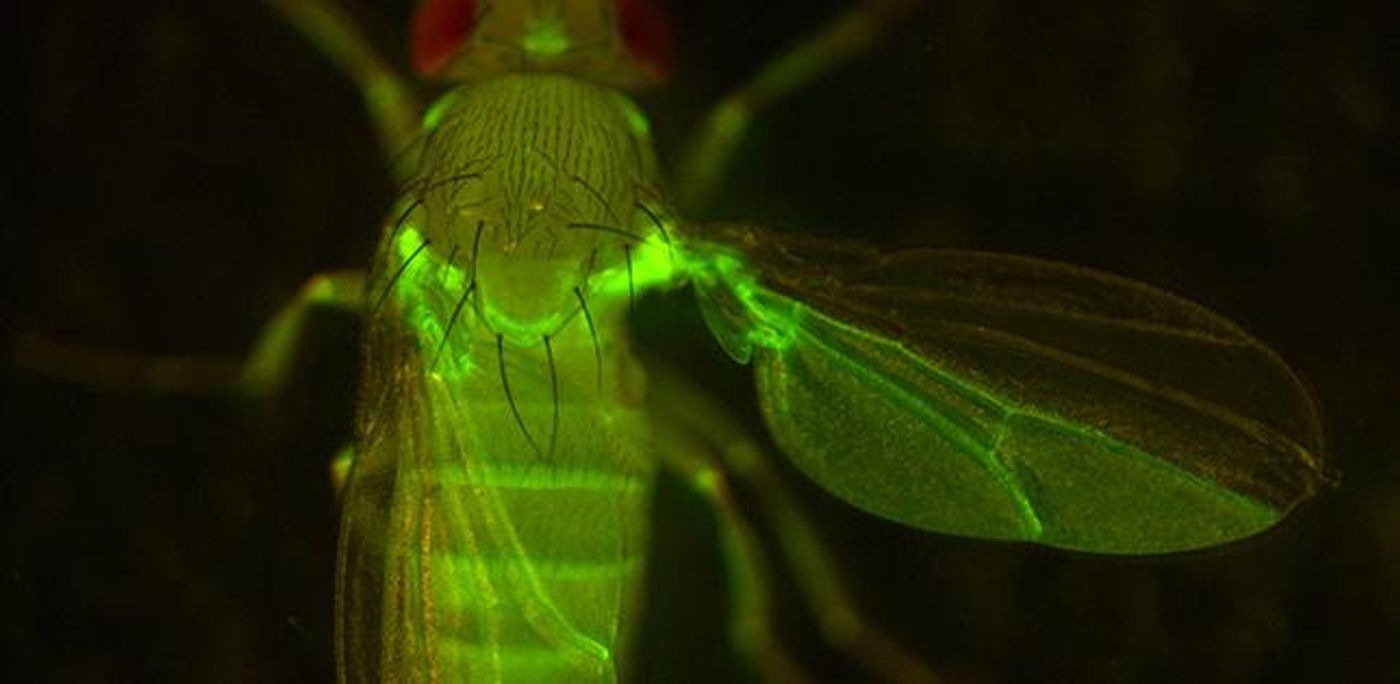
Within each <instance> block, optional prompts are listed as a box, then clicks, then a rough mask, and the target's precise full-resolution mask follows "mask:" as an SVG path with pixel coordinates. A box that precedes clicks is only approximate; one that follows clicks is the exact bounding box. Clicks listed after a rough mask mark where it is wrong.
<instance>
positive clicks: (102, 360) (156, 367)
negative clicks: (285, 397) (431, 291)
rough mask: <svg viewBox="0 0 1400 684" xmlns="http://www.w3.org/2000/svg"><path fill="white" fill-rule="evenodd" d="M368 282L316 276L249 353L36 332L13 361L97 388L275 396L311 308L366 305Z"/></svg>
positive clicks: (345, 275)
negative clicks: (94, 341) (149, 346)
mask: <svg viewBox="0 0 1400 684" xmlns="http://www.w3.org/2000/svg"><path fill="white" fill-rule="evenodd" d="M363 283H364V274H363V272H362V271H333V272H329V273H323V274H320V275H317V276H315V277H313V278H311V280H309V281H307V283H306V285H304V286H303V287H302V288H301V291H300V292H298V293H297V295H296V296H295V297H294V298H293V299H292V300H291V301H289V302H288V303H287V304H286V305H285V306H283V307H282V309H281V311H279V312H278V313H277V315H276V316H274V317H273V319H272V320H271V321H270V322H269V323H268V324H267V326H266V327H265V328H263V331H262V332H261V333H260V334H259V336H258V341H257V342H256V343H255V344H254V346H253V350H252V352H251V353H250V354H249V355H248V356H247V357H246V358H245V359H228V358H206V357H198V356H183V355H177V356H147V355H139V354H128V353H123V352H113V351H106V350H98V349H89V348H85V347H81V346H77V345H69V344H65V343H62V342H55V341H53V340H48V339H45V338H42V337H39V336H28V337H22V338H20V339H19V340H17V341H16V343H15V346H14V347H13V349H12V354H13V358H12V363H13V366H14V367H15V368H18V369H21V370H25V371H29V372H33V373H38V374H40V375H44V376H48V377H51V378H55V379H59V380H66V381H69V382H76V383H80V384H85V385H92V386H97V387H115V388H131V389H137V390H142V391H148V392H155V393H159V394H207V393H216V392H233V393H236V394H245V395H249V396H267V395H270V394H273V393H275V392H276V391H277V389H279V388H280V387H281V386H282V384H283V381H284V380H285V378H286V376H287V374H288V373H289V372H290V371H291V366H292V361H293V360H294V358H295V352H296V350H297V348H298V343H299V342H300V340H301V336H302V333H303V332H304V329H305V327H306V320H307V314H308V313H309V312H310V311H311V310H312V309H314V308H322V307H329V308H338V309H345V310H350V311H355V312H358V311H359V310H360V300H361V298H362V294H361V292H362V290H363V289H364V285H363Z"/></svg>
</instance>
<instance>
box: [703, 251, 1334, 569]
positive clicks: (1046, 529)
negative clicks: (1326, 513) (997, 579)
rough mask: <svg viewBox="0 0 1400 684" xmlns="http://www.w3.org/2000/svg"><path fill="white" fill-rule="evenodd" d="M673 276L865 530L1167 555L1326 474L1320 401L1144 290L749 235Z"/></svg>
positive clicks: (1255, 516)
mask: <svg viewBox="0 0 1400 684" xmlns="http://www.w3.org/2000/svg"><path fill="white" fill-rule="evenodd" d="M683 263H684V264H686V268H687V269H688V270H689V272H690V275H691V278H692V280H693V282H694V284H695V287H696V289H697V292H698V294H699V296H700V300H701V308H702V311H703V312H704V314H705V317H706V321H707V323H708V324H709V326H710V328H711V330H712V331H713V332H714V334H715V335H716V336H717V337H718V339H719V340H720V342H721V343H722V344H723V345H724V347H725V348H726V349H727V350H728V352H729V353H730V354H731V355H732V356H733V357H734V358H735V359H737V360H739V361H741V362H750V361H752V362H753V364H754V366H755V369H756V372H757V376H758V389H759V399H760V403H761V405H762V407H763V411H764V414H765V416H766V418H767V421H768V424H769V426H770V427H771V429H772V430H773V433H774V436H775V437H776V439H777V442H778V444H779V445H780V446H781V447H782V448H783V449H784V450H785V451H786V452H787V453H788V455H789V456H790V457H791V458H792V459H793V460H794V462H795V463H796V464H797V465H798V466H799V467H800V468H801V469H802V470H803V471H804V472H805V473H806V474H807V475H808V476H810V477H811V478H812V479H813V480H815V481H816V482H817V483H819V484H821V485H822V486H823V487H825V488H826V489H827V490H829V491H831V492H832V493H833V494H835V495H837V496H839V497H841V498H843V499H845V500H847V501H849V502H850V503H852V504H854V505H856V506H858V507H860V508H862V509H864V510H867V511H870V512H872V513H875V514H877V515H881V516H884V517H887V518H890V519H893V520H897V521H899V522H902V523H905V524H908V525H912V526H915V527H920V528H924V529H929V530H934V531H938V532H944V533H948V534H955V535H964V536H971V537H982V538H989V539H1006V540H1021V541H1031V542H1036V543H1041V544H1047V545H1051V546H1057V547H1062V548H1068V549H1076V550H1082V551H1089V552H1096V553H1122V554H1150V553H1166V552H1172V551H1180V550H1187V549H1193V548H1199V547H1205V546H1211V545H1216V544H1221V543H1225V542H1228V541H1230V540H1234V539H1239V538H1242V537H1245V536H1248V535H1251V534H1254V533H1257V532H1259V531H1261V530H1264V529H1265V528H1268V527H1270V526H1271V525H1273V524H1274V523H1276V522H1278V521H1279V520H1280V519H1281V518H1282V517H1283V516H1284V515H1286V514H1287V513H1288V512H1289V511H1290V510H1291V509H1293V508H1294V507H1295V506H1296V505H1297V504H1298V503H1300V502H1301V501H1303V500H1305V499H1308V498H1310V497H1311V496H1313V495H1314V494H1315V493H1316V492H1317V491H1318V490H1319V488H1320V487H1321V486H1322V485H1323V483H1324V482H1325V480H1326V475H1325V473H1324V469H1323V465H1322V461H1321V453H1322V436H1321V435H1322V433H1321V427H1320V425H1319V419H1318V414H1317V409H1316V406H1315V404H1314V401H1313V398H1312V396H1311V395H1310V394H1309V392H1308V391H1307V390H1306V389H1305V388H1304V386H1303V385H1302V383H1301V382H1300V381H1299V380H1298V378H1297V377H1296V376H1295V375H1294V374H1293V373H1292V372H1291V371H1290V370H1289V369H1288V367H1287V366H1286V365H1284V363H1283V362H1282V361H1281V360H1280V359H1279V358H1278V356H1277V355H1275V354H1274V353H1273V352H1272V351H1270V350H1269V349H1268V348H1267V347H1265V346H1264V345H1262V344H1261V343H1259V342H1258V341H1256V340H1255V339H1254V338H1252V337H1250V336H1249V335H1248V334H1246V333H1245V332H1243V331H1242V330H1240V329H1239V328H1238V327H1237V326H1236V325H1234V324H1233V323H1230V322H1229V321H1227V320H1225V319H1223V318H1221V317H1220V316H1218V315H1216V314H1214V313H1211V312H1209V311H1207V310H1205V309H1204V308H1202V307H1200V306H1198V305H1196V304H1193V303H1191V302H1188V301H1186V300H1183V299H1181V298H1179V297H1176V296H1174V295H1171V294H1168V293H1166V292H1163V291H1161V290H1157V289H1155V288H1152V287H1149V286H1147V285H1143V284H1140V283H1136V282H1133V281H1129V280H1126V279H1123V278H1119V277H1115V276H1111V275H1107V274H1104V273H1100V272H1097V271H1092V270H1088V269H1083V268H1078V267H1074V266H1069V265H1066V264H1061V263H1055V262H1050V261H1044V260H1039V259H1032V258H1025V257H1016V256H1009V255H999V254H984V253H974V252H959V251H932V250H928V251H913V252H906V253H896V254H881V253H879V252H876V251H874V250H871V249H868V248H864V247H860V246H856V245H851V244H844V243H833V242H829V241H823V240H814V239H803V238H797V237H793V236H784V235H780V234H776V233H771V232H766V231H761V230H758V229H753V228H744V227H717V228H713V229H711V230H709V231H708V232H707V233H706V234H705V235H703V236H701V239H699V240H695V241H693V242H692V243H691V244H690V245H689V248H688V251H687V252H686V253H685V259H683Z"/></svg>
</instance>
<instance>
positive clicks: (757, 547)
mask: <svg viewBox="0 0 1400 684" xmlns="http://www.w3.org/2000/svg"><path fill="white" fill-rule="evenodd" d="M668 444H670V445H671V446H672V448H673V449H674V451H673V452H671V453H668V454H667V461H666V464H667V466H668V467H670V468H672V469H673V470H675V471H676V472H677V473H679V474H680V475H681V476H682V477H684V478H685V481H686V482H688V483H689V484H690V485H691V486H692V487H694V488H695V490H696V491H697V492H699V493H700V495H701V496H704V497H705V499H706V500H708V501H709V502H710V504H711V505H712V506H714V509H715V512H716V513H717V514H718V517H719V522H720V528H719V541H720V547H721V548H722V549H723V551H724V557H725V561H726V565H727V566H728V568H729V576H730V578H731V581H732V582H733V587H732V589H731V592H730V598H731V604H732V605H731V606H730V612H731V617H730V626H729V630H730V634H729V636H730V639H731V640H732V641H733V642H734V644H735V646H736V647H737V649H738V651H739V652H740V653H741V654H742V655H743V656H744V657H745V658H746V659H748V661H749V662H751V663H754V665H755V667H756V668H757V670H758V674H759V676H760V678H761V679H762V680H763V681H766V682H806V681H808V680H809V678H808V677H807V676H806V675H805V674H803V672H802V669H801V668H800V667H798V665H797V663H796V662H795V661H793V659H792V658H791V656H789V655H788V654H787V653H786V652H785V651H784V650H783V648H782V645H781V644H780V642H779V639H778V636H777V635H776V634H775V633H774V626H775V622H776V621H775V620H774V619H773V617H772V615H773V606H772V591H773V589H772V581H773V576H772V572H771V570H770V569H769V567H768V559H767V554H766V553H765V552H764V549H763V545H762V544H761V543H760V542H759V539H758V535H757V534H755V533H754V530H753V527H752V526H751V525H750V524H749V521H748V520H747V519H746V518H745V517H744V515H743V512H742V511H741V510H740V508H739V506H738V504H737V502H736V501H735V500H734V496H733V492H732V490H731V489H730V487H729V482H728V480H727V479H726V478H725V475H724V473H723V472H722V471H721V470H719V469H718V468H716V467H714V465H713V464H712V463H711V462H710V461H709V459H707V458H706V457H705V456H702V455H700V454H702V453H703V452H704V451H705V447H704V446H703V445H701V444H698V443H696V442H695V441H694V440H686V439H685V438H684V437H680V436H670V437H668Z"/></svg>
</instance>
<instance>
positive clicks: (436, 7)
mask: <svg viewBox="0 0 1400 684" xmlns="http://www.w3.org/2000/svg"><path fill="white" fill-rule="evenodd" d="M475 23H476V0H423V1H422V2H420V3H418V9H417V10H415V11H414V13H413V24H412V28H411V29H410V34H409V52H410V54H411V55H412V57H413V69H414V70H415V71H417V72H418V73H419V74H421V75H423V76H432V75H433V74H436V73H437V72H438V71H439V70H441V69H442V68H443V67H444V66H447V63H448V61H450V60H451V59H452V55H454V54H456V52H457V48H459V47H461V45H462V41H464V40H466V39H467V36H468V35H470V34H471V31H472V26H473V24H475Z"/></svg>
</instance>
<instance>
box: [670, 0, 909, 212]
mask: <svg viewBox="0 0 1400 684" xmlns="http://www.w3.org/2000/svg"><path fill="white" fill-rule="evenodd" d="M920 4H922V3H921V1H920V0H863V1H862V2H861V3H860V4H859V5H857V6H855V7H853V8H851V9H849V10H846V11H845V12H844V13H842V14H841V15H839V16H837V17H836V18H835V19H833V20H832V21H831V22H829V23H827V24H826V25H824V26H822V27H820V28H819V29H817V30H816V31H815V32H813V33H811V34H809V35H807V36H804V37H803V38H802V39H801V40H799V41H798V42H797V43H795V44H793V45H792V46H790V47H788V48H787V49H786V50H785V51H783V52H782V53H781V54H779V55H778V56H777V57H776V58H774V59H772V60H770V61H769V62H768V63H767V64H766V65H764V67H763V68H762V69H760V70H759V72H758V73H756V74H754V75H753V76H752V77H750V78H749V80H748V81H747V82H745V83H744V84H743V85H740V86H739V87H738V88H736V89H734V90H733V91H731V92H730V93H729V94H728V95H726V96H725V97H724V98H723V99H721V100H720V101H719V102H718V103H717V104H715V106H714V107H712V108H711V109H710V112H709V113H708V114H707V115H706V116H705V119H704V121H703V122H702V123H701V124H700V128H699V130H698V131H697V133H696V135H695V136H693V138H692V139H691V142H690V145H689V147H688V148H687V149H686V151H685V155H684V156H683V157H682V160H681V166H680V178H679V183H678V188H679V190H680V195H681V196H680V201H681V207H683V208H685V209H688V210H691V211H694V210H695V209H696V208H698V207H703V206H704V203H705V202H706V200H707V199H708V198H709V195H710V193H711V192H713V190H714V188H715V184H716V183H717V182H718V181H719V179H720V178H722V177H723V174H724V169H725V166H726V165H727V164H728V162H729V159H730V157H731V156H733V153H734V149H735V148H736V147H737V146H738V144H739V141H740V140H741V139H742V138H743V136H744V132H745V131H746V130H747V129H748V126H749V123H750V122H751V121H752V120H753V118H754V117H755V116H756V115H758V114H760V113H761V112H762V111H763V110H764V109H767V108H768V107H771V106H773V105H774V104H775V103H777V102H779V101H781V100H782V99H783V98H785V97H787V96H789V95H791V94H792V93H794V92H796V91H797V90H799V89H800V88H803V87H805V86H806V85H807V84H809V83H811V82H812V81H815V80H816V79H818V78H820V77H821V76H823V75H824V74H825V73H827V72H829V71H831V70H832V69H833V68H835V67H837V66H839V65H840V64H841V63H843V62H845V61H846V60H848V59H851V58H852V57H855V56H857V55H859V54H860V53H862V52H864V51H865V50H867V49H869V47H870V45H871V44H872V43H874V42H875V40H876V39H877V38H878V37H879V36H880V34H881V33H882V32H883V31H884V30H885V29H886V27H888V26H889V25H890V24H891V23H893V22H894V21H896V20H898V19H900V18H902V17H904V16H906V15H908V14H909V13H910V12H912V11H913V10H914V9H916V8H917V7H918V6H919V5H920Z"/></svg>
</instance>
